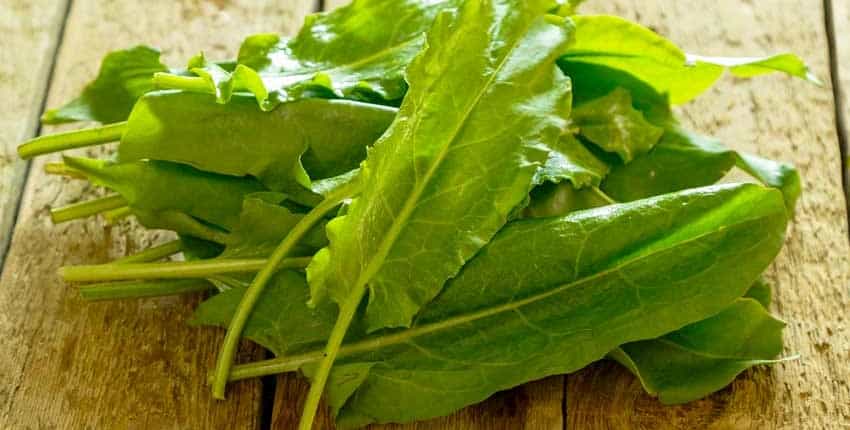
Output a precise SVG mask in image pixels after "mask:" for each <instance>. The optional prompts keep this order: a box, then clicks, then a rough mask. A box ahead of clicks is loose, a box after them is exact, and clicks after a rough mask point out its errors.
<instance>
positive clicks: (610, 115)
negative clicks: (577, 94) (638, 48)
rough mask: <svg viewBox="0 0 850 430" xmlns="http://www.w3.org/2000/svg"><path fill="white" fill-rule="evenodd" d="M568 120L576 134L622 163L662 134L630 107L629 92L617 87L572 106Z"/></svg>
mask: <svg viewBox="0 0 850 430" xmlns="http://www.w3.org/2000/svg"><path fill="white" fill-rule="evenodd" d="M572 120H573V124H574V125H575V126H577V127H578V128H579V130H578V132H579V134H581V135H582V136H584V137H585V138H587V139H588V140H589V141H591V142H593V143H594V144H596V145H597V146H599V147H600V148H602V149H603V150H605V151H607V152H613V153H616V154H617V155H619V156H620V158H621V159H622V160H623V162H624V163H626V164H628V163H629V162H631V161H632V160H634V159H635V158H636V157H639V156H641V155H643V154H645V153H647V152H649V151H650V150H651V149H652V148H653V147H654V146H655V144H656V143H658V139H660V138H661V135H662V134H663V133H664V129H662V128H660V127H656V126H654V125H652V124H650V123H649V122H648V121H647V120H646V118H644V116H643V113H642V112H641V111H639V110H637V109H635V108H634V107H633V106H632V96H631V93H629V91H628V90H626V89H624V88H619V87H618V88H616V89H615V90H614V91H612V92H611V93H610V94H608V95H606V96H604V97H600V98H598V99H595V100H591V101H588V102H587V103H584V104H582V105H579V106H578V107H576V108H575V109H574V110H573V114H572Z"/></svg>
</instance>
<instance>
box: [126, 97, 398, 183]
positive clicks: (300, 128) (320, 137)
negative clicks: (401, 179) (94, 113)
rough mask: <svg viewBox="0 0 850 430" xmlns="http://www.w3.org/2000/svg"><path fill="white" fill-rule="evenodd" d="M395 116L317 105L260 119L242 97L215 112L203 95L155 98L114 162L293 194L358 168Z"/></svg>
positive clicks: (340, 104) (144, 105)
mask: <svg viewBox="0 0 850 430" xmlns="http://www.w3.org/2000/svg"><path fill="white" fill-rule="evenodd" d="M395 113H396V110H395V109H392V108H384V107H381V106H377V105H371V104H365V103H358V102H352V101H345V100H322V99H309V100H299V101H295V102H291V103H286V104H283V105H281V106H279V107H278V108H277V109H275V110H274V111H272V112H269V113H262V112H260V111H259V110H258V109H257V107H256V105H255V104H254V103H253V102H252V101H251V99H250V98H249V97H245V96H238V97H234V98H233V100H231V102H230V103H228V104H226V105H219V104H215V103H212V102H211V100H210V97H209V96H205V95H203V94H192V93H176V92H158V93H152V94H148V95H146V96H144V97H142V98H141V99H140V100H139V102H138V103H137V104H136V107H135V109H133V113H132V114H131V115H130V119H129V121H128V123H127V130H126V132H125V133H124V136H123V138H122V139H121V145H120V146H119V147H118V154H119V159H120V160H121V162H122V163H123V162H128V161H134V160H141V159H156V160H167V161H174V162H178V163H185V164H189V165H191V166H194V167H196V168H198V169H200V170H204V171H208V172H216V173H221V174H225V175H234V176H245V175H251V176H254V177H256V178H257V179H259V180H260V182H262V183H263V184H264V185H265V186H266V187H268V188H269V189H272V190H275V191H284V192H296V191H297V190H298V189H299V188H302V187H307V188H309V186H310V179H311V178H317V179H319V178H326V177H331V176H336V175H338V174H341V173H344V172H347V171H349V170H351V169H353V168H355V167H357V165H358V164H359V162H360V160H361V159H362V158H364V157H365V152H366V147H367V146H369V145H370V144H372V143H373V142H374V141H375V140H376V139H377V138H378V137H380V135H381V134H382V133H383V132H384V130H386V128H387V126H388V125H389V124H390V122H391V121H392V120H393V119H394V118H395ZM329 124H333V126H332V127H331V126H329ZM340 130H345V131H346V133H340ZM175 142H179V144H175ZM302 155H303V161H302ZM305 169H306V170H305ZM308 171H309V172H310V173H309V176H308Z"/></svg>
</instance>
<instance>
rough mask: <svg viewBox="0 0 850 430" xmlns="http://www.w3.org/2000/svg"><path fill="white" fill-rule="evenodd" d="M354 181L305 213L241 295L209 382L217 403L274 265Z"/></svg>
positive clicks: (351, 192) (353, 190) (355, 186)
mask: <svg viewBox="0 0 850 430" xmlns="http://www.w3.org/2000/svg"><path fill="white" fill-rule="evenodd" d="M358 185H359V182H358V181H356V180H355V181H352V182H351V183H349V184H347V185H344V186H342V187H340V188H339V189H337V190H335V191H334V192H332V193H331V194H330V195H328V196H327V198H326V199H325V200H324V201H322V202H321V203H320V204H319V205H318V206H316V207H315V208H313V209H312V210H311V211H310V212H308V213H307V214H306V215H305V216H304V218H302V219H301V220H300V221H299V222H298V224H296V225H295V227H293V228H292V230H291V231H290V232H289V234H287V235H286V237H285V238H284V239H283V241H282V242H281V243H280V245H278V247H277V248H276V249H275V250H274V252H273V253H272V255H271V257H270V258H269V260H268V262H267V263H266V265H265V266H263V268H262V270H260V272H259V273H258V274H257V276H256V277H255V278H254V280H253V281H252V282H251V286H249V287H248V289H247V290H246V291H245V295H244V296H243V297H242V301H240V302H239V306H238V307H237V308H236V312H235V313H234V314H233V318H232V319H231V320H230V326H229V327H228V328H227V334H226V335H225V337H224V343H223V344H222V347H221V350H220V351H219V354H218V360H217V361H216V367H215V373H214V378H213V386H212V392H213V397H215V398H217V399H223V398H224V390H225V386H226V385H227V379H228V378H229V376H230V368H231V367H232V366H233V359H234V357H235V355H236V349H237V347H238V345H239V340H240V339H241V337H242V330H243V329H244V328H245V324H246V323H247V322H248V318H249V317H250V316H251V312H252V311H253V309H254V305H256V303H257V300H259V298H260V295H261V294H262V292H263V289H264V288H265V286H266V284H267V283H268V281H269V279H271V277H272V276H273V275H274V274H275V272H277V271H278V265H279V263H280V261H282V260H283V259H284V258H285V257H286V256H287V255H288V254H289V253H290V252H291V251H292V249H293V248H294V247H295V245H297V244H298V241H300V240H301V238H302V237H303V236H304V235H305V234H307V232H308V231H309V230H310V229H311V228H312V227H313V226H314V225H315V224H316V223H318V222H319V221H321V220H322V218H324V217H325V215H327V214H328V213H329V212H330V211H331V210H333V209H334V208H335V207H337V206H338V205H339V204H340V203H342V202H343V201H344V200H345V199H347V198H350V197H351V196H352V195H354V194H355V193H356V192H357V190H358V188H359V187H358Z"/></svg>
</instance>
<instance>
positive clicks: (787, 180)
mask: <svg viewBox="0 0 850 430" xmlns="http://www.w3.org/2000/svg"><path fill="white" fill-rule="evenodd" d="M735 156H736V165H737V166H738V168H740V169H741V170H743V171H745V172H747V173H749V174H750V175H752V176H753V177H754V178H756V179H758V180H759V181H761V182H762V183H763V184H765V185H768V186H771V187H774V188H778V189H779V190H781V191H782V195H783V196H785V205H786V206H787V207H788V212H789V213H794V208H795V207H796V205H797V200H798V199H799V198H800V194H801V193H802V192H803V185H802V184H801V181H800V174H799V173H798V172H797V169H795V168H794V166H792V165H790V164H787V163H782V162H778V161H773V160H768V159H766V158H762V157H758V156H755V155H752V154H746V153H741V152H735Z"/></svg>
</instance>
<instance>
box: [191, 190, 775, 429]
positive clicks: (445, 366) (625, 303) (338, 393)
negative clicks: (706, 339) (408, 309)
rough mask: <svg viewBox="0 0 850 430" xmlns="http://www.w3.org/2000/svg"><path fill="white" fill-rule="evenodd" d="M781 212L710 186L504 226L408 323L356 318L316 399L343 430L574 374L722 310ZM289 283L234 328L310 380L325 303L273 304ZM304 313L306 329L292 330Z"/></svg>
mask: <svg viewBox="0 0 850 430" xmlns="http://www.w3.org/2000/svg"><path fill="white" fill-rule="evenodd" d="M785 220H786V217H785V208H784V206H783V201H782V197H781V195H780V193H778V192H776V191H775V190H770V189H766V188H762V187H759V186H755V185H733V186H728V185H722V186H714V187H709V188H702V189H696V190H689V191H684V192H680V193H676V194H670V195H665V196H661V197H657V198H652V199H646V200H641V201H639V202H634V203H628V204H623V205H616V206H606V207H603V208H599V209H594V210H589V211H580V212H575V213H572V214H570V215H568V216H566V217H560V218H545V219H533V220H523V221H516V222H513V223H511V224H509V225H508V226H507V227H505V228H504V229H503V230H502V231H501V232H500V233H499V234H498V235H497V236H496V237H495V238H494V239H493V240H492V241H491V242H490V243H489V244H488V245H487V246H486V247H485V249H484V250H482V251H481V252H480V253H479V254H478V255H477V256H476V257H475V258H474V259H473V260H472V261H470V262H469V263H468V264H467V265H466V266H465V267H464V269H463V271H462V272H461V273H460V274H459V275H458V277H457V278H455V279H453V280H451V281H449V283H448V284H447V286H446V287H445V289H444V291H443V292H442V293H441V294H440V296H438V297H437V299H436V300H435V301H434V302H432V303H430V304H429V305H428V306H427V307H426V308H425V309H424V310H423V312H422V313H421V314H420V315H419V316H418V317H417V318H416V321H415V323H414V324H413V326H412V327H411V328H409V329H402V330H385V331H381V332H377V333H374V334H367V332H366V331H365V330H366V328H365V327H364V326H362V325H357V324H355V326H354V327H353V328H352V330H351V331H350V332H349V336H348V337H347V339H346V342H345V345H344V346H343V347H342V348H341V350H340V357H339V364H338V365H337V366H336V367H334V370H333V372H334V375H333V376H332V377H331V379H330V383H329V385H328V399H329V401H330V402H331V406H332V407H333V408H334V409H335V411H336V413H337V414H338V417H337V419H338V422H339V423H340V424H341V425H343V426H357V425H364V424H367V423H369V422H406V421H410V420H414V419H423V418H428V417H433V416H439V415H444V414H447V413H449V412H451V411H453V410H455V409H457V408H460V407H462V406H465V405H468V404H472V403H475V402H477V401H480V400H482V399H484V398H486V397H487V396H489V395H491V394H492V393H494V392H496V391H499V390H502V389H505V388H508V387H511V386H514V385H517V384H520V383H522V382H525V381H529V380H534V379H538V378H541V377H544V376H547V375H551V374H557V373H564V372H570V371H574V370H577V369H579V368H581V367H583V366H585V365H587V364H589V363H590V362H592V361H595V360H597V359H599V358H601V357H602V356H604V355H605V354H606V353H608V352H609V351H611V350H613V349H614V348H616V347H617V346H619V345H622V344H624V343H628V342H633V341H637V340H644V339H652V338H655V337H658V336H662V335H665V334H667V333H669V332H671V331H673V330H677V329H679V328H680V327H682V326H684V325H686V324H690V323H693V322H695V321H699V320H702V319H705V318H707V317H709V316H711V315H714V314H716V313H717V312H719V311H722V310H723V309H725V308H726V307H727V306H729V305H730V304H732V303H733V302H734V301H735V300H736V299H737V298H738V297H741V296H742V295H743V294H744V293H745V292H746V291H747V288H748V286H749V285H751V284H752V283H753V281H754V280H755V279H756V278H757V277H758V276H759V274H760V273H761V272H762V271H763V270H764V268H765V267H766V266H767V265H768V264H769V263H770V261H771V260H772V259H773V257H774V256H775V254H776V253H777V252H778V250H779V248H780V246H781V244H782V238H783V234H784V229H785ZM296 283H297V282H292V285H290V286H287V287H286V288H276V289H272V290H268V291H267V292H266V294H267V295H266V296H265V297H266V298H265V299H264V301H263V303H268V304H269V306H268V307H265V308H262V309H258V310H257V313H255V314H254V317H253V318H252V319H251V320H250V321H249V324H248V326H247V327H246V336H248V337H250V338H252V339H255V340H257V341H259V342H260V343H262V344H263V345H265V346H267V347H269V348H271V349H273V350H274V351H275V353H276V354H278V355H279V356H281V358H279V359H276V360H272V361H271V362H269V363H265V364H264V368H266V369H271V370H273V371H283V370H288V371H292V370H297V369H299V368H301V369H302V370H303V371H305V372H306V373H307V374H308V375H312V374H313V372H314V371H315V364H316V363H317V362H318V361H319V360H321V358H322V355H323V353H322V351H321V349H319V347H320V345H321V344H322V343H323V340H324V339H325V338H326V337H327V336H328V335H329V333H330V332H329V331H328V330H329V324H328V323H327V321H328V320H327V318H332V316H333V313H332V312H331V311H332V310H333V308H332V307H331V308H328V307H327V305H325V306H324V307H323V306H320V307H317V308H315V309H310V308H308V307H305V306H300V307H299V306H292V305H288V306H287V307H286V312H284V313H282V312H279V311H278V307H277V306H275V305H274V304H278V303H279V304H284V303H287V304H291V303H301V302H300V301H299V300H297V298H298V297H303V296H306V294H307V293H306V292H305V291H304V288H306V287H305V286H304V285H303V283H301V284H300V291H296V290H298V289H299V288H298V287H297V286H296V285H295V284H296ZM239 294H240V292H239V291H238V290H234V291H231V292H228V293H226V295H220V296H217V297H216V298H213V299H211V301H210V302H208V303H206V304H204V305H203V306H201V307H200V308H199V310H198V312H197V314H196V316H195V322H196V323H202V324H213V325H226V324H227V320H228V318H229V314H228V312H227V309H232V306H233V303H235V302H236V301H238V295H239ZM276 295H280V296H276ZM323 318H324V319H325V320H324V321H325V322H321V321H322V319H323ZM305 320H309V321H312V324H313V327H315V329H314V330H312V331H308V330H300V326H301V325H302V324H300V323H299V322H298V321H305ZM296 332H297V333H296ZM290 336H292V337H290ZM342 375H348V376H349V377H348V378H342ZM388 399H392V401H388Z"/></svg>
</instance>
